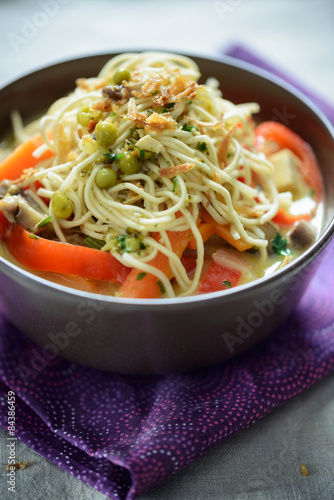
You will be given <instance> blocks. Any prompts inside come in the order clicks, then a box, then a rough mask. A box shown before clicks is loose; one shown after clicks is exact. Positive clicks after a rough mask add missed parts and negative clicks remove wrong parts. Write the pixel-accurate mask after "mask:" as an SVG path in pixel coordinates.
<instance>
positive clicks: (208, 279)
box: [198, 261, 241, 293]
mask: <svg viewBox="0 0 334 500" xmlns="http://www.w3.org/2000/svg"><path fill="white" fill-rule="evenodd" d="M240 276H241V273H239V272H238V271H235V270H234V269H233V270H232V269H228V268H227V267H222V266H219V265H218V264H217V263H216V262H214V261H213V262H212V263H211V265H210V267H209V269H208V272H207V273H206V275H205V277H204V280H203V281H202V283H201V285H200V287H199V290H198V292H199V293H210V292H219V291H220V290H227V289H228V288H233V287H235V286H237V284H238V281H239V279H240ZM224 283H225V284H224Z"/></svg>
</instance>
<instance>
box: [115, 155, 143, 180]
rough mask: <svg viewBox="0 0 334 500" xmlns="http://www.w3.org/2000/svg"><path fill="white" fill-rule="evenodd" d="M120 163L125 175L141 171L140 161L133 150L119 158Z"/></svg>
mask: <svg viewBox="0 0 334 500" xmlns="http://www.w3.org/2000/svg"><path fill="white" fill-rule="evenodd" d="M118 165H119V168H120V169H121V171H122V173H123V174H124V175H131V174H137V173H138V172H139V171H140V161H139V160H138V157H137V156H135V155H134V154H133V153H132V151H127V152H126V153H124V156H122V158H120V159H119V160H118Z"/></svg>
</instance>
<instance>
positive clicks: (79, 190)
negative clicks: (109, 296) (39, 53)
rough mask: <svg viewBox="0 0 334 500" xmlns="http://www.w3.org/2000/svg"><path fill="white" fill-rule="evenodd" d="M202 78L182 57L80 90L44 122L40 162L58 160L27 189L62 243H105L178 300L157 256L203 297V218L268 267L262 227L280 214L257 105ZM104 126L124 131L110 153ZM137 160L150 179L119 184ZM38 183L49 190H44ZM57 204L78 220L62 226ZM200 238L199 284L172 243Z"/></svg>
mask: <svg viewBox="0 0 334 500" xmlns="http://www.w3.org/2000/svg"><path fill="white" fill-rule="evenodd" d="M120 69H121V70H122V71H123V72H124V71H127V73H126V74H127V75H129V74H130V75H131V78H129V77H127V78H126V79H125V80H123V81H122V83H121V84H118V85H116V86H115V84H114V83H113V75H115V72H117V71H118V70H120ZM124 74H125V73H124ZM199 77H200V73H199V69H198V67H197V65H196V64H195V63H194V62H193V61H192V60H191V59H189V58H187V57H184V56H181V55H174V54H169V53H160V52H144V53H128V54H122V55H120V56H117V57H114V58H113V59H111V60H110V61H109V62H108V63H107V64H106V65H105V66H104V68H103V69H102V70H101V72H100V74H99V75H98V76H97V77H96V78H89V79H80V80H78V81H77V88H76V89H75V91H74V92H73V93H72V94H71V95H69V96H67V97H65V98H62V99H59V100H58V101H57V102H55V103H54V104H53V105H52V107H51V108H50V110H49V112H48V113H47V114H46V115H45V116H43V118H42V119H41V120H40V122H39V123H40V133H41V135H42V138H43V140H44V142H45V144H44V145H43V146H41V147H40V148H38V149H37V150H36V151H35V153H34V155H35V156H36V157H37V158H38V157H40V156H41V155H42V154H43V153H44V152H45V150H46V149H50V150H52V151H53V152H54V155H53V156H52V157H51V158H49V159H47V160H43V161H42V162H40V163H39V164H38V165H37V167H36V168H34V169H30V170H28V171H26V172H25V174H24V177H23V178H21V179H20V185H21V186H22V187H24V186H30V187H29V189H28V192H29V195H30V196H31V197H32V198H33V200H34V201H35V202H36V203H37V204H38V206H39V208H40V210H41V211H42V212H43V213H45V214H47V215H48V216H52V224H53V228H54V231H55V233H56V236H57V238H58V239H59V240H60V241H61V242H69V243H73V242H74V243H77V242H78V241H79V237H81V239H82V236H83V235H86V236H85V237H88V236H89V237H92V238H95V239H97V240H101V241H102V242H103V245H104V246H102V250H103V251H111V252H112V254H113V256H114V257H115V258H116V259H117V260H119V261H120V262H121V263H123V264H124V265H125V266H127V267H133V268H136V269H140V270H142V271H143V272H145V273H150V274H153V275H155V276H156V277H157V278H158V280H159V281H160V282H161V284H162V286H163V288H164V290H165V296H167V297H173V296H175V290H174V288H173V286H172V284H171V282H170V280H169V278H168V277H167V276H166V275H165V274H164V273H163V272H162V271H160V270H159V269H157V268H156V267H154V266H153V265H151V264H150V262H151V261H152V260H153V259H154V258H155V257H156V255H157V254H158V252H161V253H162V254H164V255H166V257H167V258H168V260H169V264H170V267H171V269H172V273H173V276H174V278H175V282H176V283H177V285H178V287H177V288H178V290H180V292H178V296H187V295H191V294H193V293H195V292H196V289H197V288H198V285H199V280H200V277H201V272H202V269H203V262H204V244H203V239H202V237H201V234H200V232H199V229H198V222H199V219H200V215H201V210H203V209H205V210H206V211H207V212H208V213H209V214H210V215H211V216H212V218H213V219H214V220H215V221H216V222H218V223H219V224H224V225H229V226H230V233H231V235H232V237H233V238H234V239H235V240H242V241H244V242H246V243H247V244H249V245H250V246H252V247H255V248H257V249H258V252H259V256H260V258H261V259H263V260H265V259H266V256H267V251H266V247H267V244H268V241H267V239H266V238H265V233H264V232H263V230H262V229H261V226H262V225H263V224H264V223H266V222H268V221H270V220H271V219H272V218H273V217H274V216H275V214H276V213H277V210H278V205H279V201H278V193H277V189H276V187H275V185H274V182H273V180H272V179H271V172H272V169H273V166H272V164H271V163H270V162H269V161H268V160H267V159H266V157H265V156H264V154H262V153H259V152H257V151H256V150H255V148H254V147H253V130H254V124H253V122H252V118H251V116H252V114H253V113H256V112H258V111H259V107H258V105H257V104H255V103H249V104H241V105H235V104H233V103H231V102H229V101H227V100H225V99H223V98H222V96H221V93H220V91H219V89H218V82H217V81H215V80H214V79H209V80H208V81H207V83H206V84H205V85H204V84H203V85H199V84H198V83H197V82H198V79H199ZM222 83H223V82H222ZM80 112H81V113H83V114H85V113H86V114H87V115H89V114H90V119H89V123H88V124H87V123H86V124H84V125H82V124H80V120H79V119H78V116H79V113H80ZM100 122H103V123H104V122H105V123H109V124H113V125H114V126H115V127H116V128H117V131H118V136H117V138H116V140H115V141H114V142H113V143H112V144H111V145H110V146H109V145H108V146H104V145H101V144H100V143H99V141H98V140H97V138H96V136H95V132H94V126H96V124H97V123H100ZM133 151H137V155H138V156H137V159H138V164H139V165H140V168H138V169H137V171H135V172H134V173H132V172H130V173H126V172H125V173H124V172H120V170H119V162H118V160H119V159H120V158H121V157H122V154H124V153H127V152H131V153H132V152H133ZM133 154H136V153H133ZM105 167H108V168H111V169H113V170H114V172H115V174H117V181H115V183H114V185H112V186H111V187H107V188H104V187H99V185H98V183H97V175H98V173H99V171H100V170H101V169H103V168H105ZM33 181H39V182H38V183H37V187H35V186H36V183H35V184H32V182H33ZM32 186H34V187H32ZM55 192H60V193H63V194H64V195H66V197H67V198H68V200H69V201H70V204H71V206H72V210H73V217H72V218H67V219H66V218H60V217H57V216H56V215H55V214H54V213H53V208H52V203H50V204H49V205H48V204H47V203H46V200H45V199H52V196H53V194H54V193H55ZM189 228H190V230H191V232H192V235H193V237H194V238H195V241H196V245H197V266H196V270H195V273H194V275H193V277H192V279H190V278H189V277H188V275H187V272H186V270H185V268H184V266H183V264H182V262H181V259H180V258H179V257H178V256H177V255H176V254H175V253H174V252H173V249H172V246H171V243H170V241H169V238H168V232H171V231H185V230H187V229H189ZM131 235H136V238H132V240H133V241H134V242H135V243H136V244H135V245H134V246H132V247H128V248H127V247H126V246H125V247H124V245H123V246H122V245H121V244H120V241H121V238H122V237H123V242H124V241H125V240H124V239H125V238H127V237H128V238H130V239H131Z"/></svg>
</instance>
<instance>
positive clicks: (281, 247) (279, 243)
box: [272, 232, 291, 256]
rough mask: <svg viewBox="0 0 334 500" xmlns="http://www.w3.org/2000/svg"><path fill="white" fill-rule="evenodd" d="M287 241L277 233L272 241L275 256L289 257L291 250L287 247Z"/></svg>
mask: <svg viewBox="0 0 334 500" xmlns="http://www.w3.org/2000/svg"><path fill="white" fill-rule="evenodd" d="M287 243H288V240H287V239H286V238H283V236H282V235H281V234H280V233H279V232H277V233H276V236H275V238H273V240H272V247H273V251H274V252H275V253H276V254H277V255H284V256H286V255H291V250H290V249H289V248H288V247H287Z"/></svg>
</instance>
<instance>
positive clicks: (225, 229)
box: [190, 210, 252, 252]
mask: <svg viewBox="0 0 334 500" xmlns="http://www.w3.org/2000/svg"><path fill="white" fill-rule="evenodd" d="M201 219H202V221H203V222H207V223H210V224H212V225H213V227H214V234H217V236H220V237H221V238H223V239H224V240H225V241H227V243H229V244H230V245H232V246H233V247H234V248H236V249H237V250H239V251H240V252H243V251H244V250H248V249H249V248H252V245H250V244H249V243H246V242H245V241H243V240H242V239H240V240H236V239H234V238H233V236H232V234H231V230H230V225H229V224H227V225H221V224H218V222H216V221H215V220H214V218H213V217H211V215H210V214H209V212H207V211H206V210H202V212H201ZM201 224H202V223H201ZM201 224H200V225H199V229H200V227H201ZM200 230H201V229H200ZM203 241H204V240H203ZM190 248H193V247H190Z"/></svg>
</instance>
